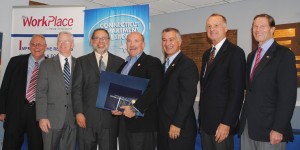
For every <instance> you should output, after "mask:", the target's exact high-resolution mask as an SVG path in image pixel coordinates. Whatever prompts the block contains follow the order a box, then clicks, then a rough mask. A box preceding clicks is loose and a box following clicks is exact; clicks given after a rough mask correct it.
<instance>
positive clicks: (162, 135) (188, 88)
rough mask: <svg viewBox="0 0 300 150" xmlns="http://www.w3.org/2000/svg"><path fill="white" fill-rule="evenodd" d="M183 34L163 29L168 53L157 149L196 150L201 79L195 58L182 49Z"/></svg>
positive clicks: (166, 52)
mask: <svg viewBox="0 0 300 150" xmlns="http://www.w3.org/2000/svg"><path fill="white" fill-rule="evenodd" d="M181 43H182V41H181V35H180V33H179V31H178V30H177V29H175V28H166V29H164V30H163V31H162V48H163V49H164V53H165V56H166V62H165V63H164V65H163V66H164V67H163V68H164V70H165V74H164V81H163V88H162V90H161V92H160V95H159V99H158V107H159V132H158V133H159V134H158V150H194V149H195V148H194V146H195V139H196V133H197V125H196V117H195V113H194V108H193V105H194V102H195V97H196V94H197V84H198V80H199V75H198V69H197V66H196V64H195V63H194V61H193V60H192V59H190V58H188V57H187V56H185V55H184V54H183V53H182V52H181V50H180V45H181Z"/></svg>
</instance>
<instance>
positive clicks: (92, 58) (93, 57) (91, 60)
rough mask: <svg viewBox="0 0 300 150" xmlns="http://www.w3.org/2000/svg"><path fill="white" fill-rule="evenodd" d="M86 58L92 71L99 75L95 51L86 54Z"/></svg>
mask: <svg viewBox="0 0 300 150" xmlns="http://www.w3.org/2000/svg"><path fill="white" fill-rule="evenodd" d="M88 60H89V63H90V65H91V67H92V68H93V69H94V71H95V72H96V73H97V75H98V76H100V71H99V67H98V63H97V59H96V55H95V52H92V53H90V54H89V55H88Z"/></svg>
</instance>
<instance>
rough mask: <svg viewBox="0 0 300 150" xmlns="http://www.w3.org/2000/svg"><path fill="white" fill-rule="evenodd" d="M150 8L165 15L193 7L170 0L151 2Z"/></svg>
mask: <svg viewBox="0 0 300 150" xmlns="http://www.w3.org/2000/svg"><path fill="white" fill-rule="evenodd" d="M150 8H153V9H157V10H160V11H163V12H167V13H171V12H177V11H183V10H189V9H194V8H193V7H190V6H187V5H185V4H182V3H179V2H176V1H172V0H161V1H154V2H151V3H150Z"/></svg>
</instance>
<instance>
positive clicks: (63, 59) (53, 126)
mask: <svg viewBox="0 0 300 150" xmlns="http://www.w3.org/2000/svg"><path fill="white" fill-rule="evenodd" d="M57 48H58V51H59V54H57V55H56V56H54V57H52V58H50V59H47V60H45V61H43V62H42V64H41V67H40V70H39V76H38V84H37V96H36V120H37V121H39V126H40V128H41V130H42V131H43V132H42V135H43V142H44V149H43V150H58V148H59V149H61V150H63V149H68V150H75V145H76V124H75V117H74V115H73V107H72V100H71V88H72V82H71V79H72V72H73V70H74V66H75V63H76V62H75V58H74V57H72V55H71V50H72V49H73V48H74V38H73V35H72V33H70V32H67V31H62V32H60V33H59V34H58V37H57Z"/></svg>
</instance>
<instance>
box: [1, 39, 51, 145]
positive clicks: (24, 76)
mask: <svg viewBox="0 0 300 150" xmlns="http://www.w3.org/2000/svg"><path fill="white" fill-rule="evenodd" d="M46 48H47V44H46V40H45V37H44V36H43V35H39V34H38V35H33V36H32V38H31V40H30V43H29V49H30V52H31V53H30V54H27V55H20V56H16V57H13V58H11V59H10V61H9V63H8V66H7V68H6V71H5V74H4V77H3V81H2V85H1V90H0V121H3V122H4V125H3V127H4V130H5V132H4V141H3V150H12V149H14V150H15V149H21V146H22V143H23V139H24V133H26V134H27V137H28V149H30V150H41V149H43V141H42V134H41V130H40V128H39V125H38V122H37V121H36V120H35V118H36V115H35V92H36V79H37V75H38V68H39V64H40V63H41V62H42V61H43V60H44V59H45V56H44V52H45V50H46Z"/></svg>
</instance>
